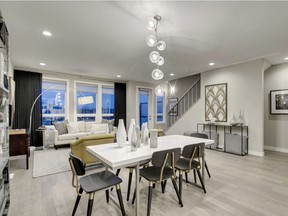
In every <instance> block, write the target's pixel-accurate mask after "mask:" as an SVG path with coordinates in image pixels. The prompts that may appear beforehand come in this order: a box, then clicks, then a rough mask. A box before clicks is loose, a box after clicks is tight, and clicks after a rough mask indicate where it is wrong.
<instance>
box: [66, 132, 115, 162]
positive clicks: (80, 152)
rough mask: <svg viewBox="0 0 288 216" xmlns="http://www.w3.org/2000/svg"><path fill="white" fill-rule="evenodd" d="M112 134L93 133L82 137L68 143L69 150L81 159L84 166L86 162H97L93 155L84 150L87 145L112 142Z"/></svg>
mask: <svg viewBox="0 0 288 216" xmlns="http://www.w3.org/2000/svg"><path fill="white" fill-rule="evenodd" d="M114 138H115V137H114V135H113V134H94V135H88V136H85V137H82V138H80V139H78V140H76V141H75V142H72V143H71V144H70V148H71V152H72V153H73V155H75V156H77V157H79V158H81V159H82V161H83V164H84V165H85V166H86V165H88V164H93V163H99V162H100V161H99V160H97V158H95V157H94V156H92V155H91V154H90V153H88V152H87V151H86V147H87V146H91V145H99V144H107V143H112V142H114Z"/></svg>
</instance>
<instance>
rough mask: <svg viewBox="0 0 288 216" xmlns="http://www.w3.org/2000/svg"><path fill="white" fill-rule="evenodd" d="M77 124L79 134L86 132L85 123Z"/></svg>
mask: <svg viewBox="0 0 288 216" xmlns="http://www.w3.org/2000/svg"><path fill="white" fill-rule="evenodd" d="M77 124H78V129H79V132H86V131H85V125H86V123H85V121H79V122H77Z"/></svg>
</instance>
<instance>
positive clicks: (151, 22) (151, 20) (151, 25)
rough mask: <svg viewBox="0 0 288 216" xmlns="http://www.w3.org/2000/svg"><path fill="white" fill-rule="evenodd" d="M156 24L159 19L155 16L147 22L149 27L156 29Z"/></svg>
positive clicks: (149, 28)
mask: <svg viewBox="0 0 288 216" xmlns="http://www.w3.org/2000/svg"><path fill="white" fill-rule="evenodd" d="M156 26H157V20H155V19H154V18H150V19H149V20H148V23H147V29H148V30H155V29H156Z"/></svg>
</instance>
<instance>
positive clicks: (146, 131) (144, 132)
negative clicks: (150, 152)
mask: <svg viewBox="0 0 288 216" xmlns="http://www.w3.org/2000/svg"><path fill="white" fill-rule="evenodd" d="M148 141H149V131H148V126H147V122H146V123H145V127H144V131H143V144H144V145H148Z"/></svg>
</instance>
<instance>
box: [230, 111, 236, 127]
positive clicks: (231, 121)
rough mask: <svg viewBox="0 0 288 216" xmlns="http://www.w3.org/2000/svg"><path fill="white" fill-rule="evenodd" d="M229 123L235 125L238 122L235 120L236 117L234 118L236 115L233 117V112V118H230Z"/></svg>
mask: <svg viewBox="0 0 288 216" xmlns="http://www.w3.org/2000/svg"><path fill="white" fill-rule="evenodd" d="M229 123H230V125H232V126H233V125H237V124H238V122H237V119H236V117H235V115H234V114H233V118H232V119H231V120H230V122H229Z"/></svg>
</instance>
